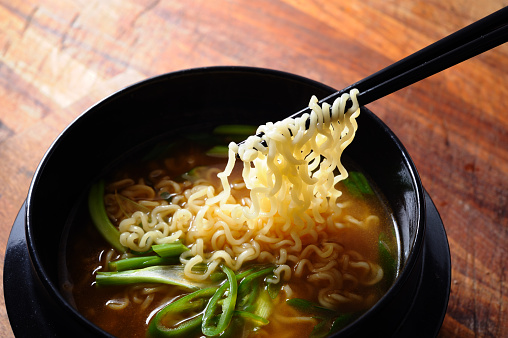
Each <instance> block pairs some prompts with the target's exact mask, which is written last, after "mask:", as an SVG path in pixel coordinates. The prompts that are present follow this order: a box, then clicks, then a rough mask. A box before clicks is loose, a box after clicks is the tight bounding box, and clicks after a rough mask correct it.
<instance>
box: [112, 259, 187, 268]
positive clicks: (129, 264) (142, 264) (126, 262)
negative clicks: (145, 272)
mask: <svg viewBox="0 0 508 338" xmlns="http://www.w3.org/2000/svg"><path fill="white" fill-rule="evenodd" d="M179 262H180V261H179V259H178V257H166V258H164V257H159V256H143V257H130V258H124V259H120V260H118V261H114V262H109V264H108V267H109V270H111V271H125V270H133V269H140V268H146V267H149V266H154V265H172V264H178V263H179Z"/></svg>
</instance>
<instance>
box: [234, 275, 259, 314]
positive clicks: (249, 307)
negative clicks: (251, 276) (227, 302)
mask: <svg viewBox="0 0 508 338" xmlns="http://www.w3.org/2000/svg"><path fill="white" fill-rule="evenodd" d="M259 284H260V283H259V279H255V280H253V281H252V282H251V283H249V290H248V292H243V293H242V292H240V291H238V301H237V303H238V304H237V305H236V307H237V308H238V309H241V310H245V311H253V310H254V302H255V300H256V298H257V297H258V295H259V291H260V285H259Z"/></svg>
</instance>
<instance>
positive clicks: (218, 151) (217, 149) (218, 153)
mask: <svg viewBox="0 0 508 338" xmlns="http://www.w3.org/2000/svg"><path fill="white" fill-rule="evenodd" d="M228 154H229V148H228V147H227V146H214V147H212V148H210V149H208V150H207V151H206V155H207V156H212V157H220V158H226V157H228Z"/></svg>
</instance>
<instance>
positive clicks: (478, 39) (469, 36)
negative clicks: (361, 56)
mask: <svg viewBox="0 0 508 338" xmlns="http://www.w3.org/2000/svg"><path fill="white" fill-rule="evenodd" d="M507 41H508V7H504V8H502V9H500V10H498V11H497V12H494V13H492V14H490V15H488V16H486V17H484V18H483V19H480V20H478V21H476V22H474V23H472V24H470V25H469V26H466V27H464V28H462V29H460V30H458V31H457V32H455V33H453V34H450V35H448V36H447V37H445V38H443V39H441V40H439V41H436V42H434V43H433V44H431V45H429V46H427V47H425V48H423V49H421V50H419V51H417V52H415V53H413V54H411V55H409V56H407V57H405V58H404V59H401V60H400V61H397V62H396V63H394V64H392V65H390V66H388V67H386V68H384V69H382V70H380V71H378V72H376V73H374V74H372V75H370V76H368V77H366V78H364V79H362V80H360V81H358V82H356V83H354V84H352V85H350V86H347V87H346V88H344V89H342V90H339V91H338V92H335V93H333V94H331V95H329V96H327V97H325V98H324V99H322V100H320V101H319V103H320V104H323V103H324V102H327V103H329V104H332V103H333V101H334V100H335V99H336V98H338V97H340V96H341V95H342V94H343V93H347V92H349V91H350V90H351V89H353V88H356V89H358V90H359V93H358V95H357V99H358V103H359V105H360V106H364V105H366V104H369V103H371V102H373V101H375V100H378V99H380V98H382V97H384V96H386V95H388V94H391V93H394V92H396V91H398V90H400V89H402V88H405V87H407V86H409V85H411V84H413V83H415V82H418V81H420V80H423V79H425V78H427V77H429V76H432V75H434V74H436V73H439V72H440V71H442V70H445V69H447V68H450V67H452V66H454V65H456V64H459V63H461V62H463V61H465V60H468V59H470V58H472V57H474V56H476V55H479V54H481V53H483V52H485V51H487V50H489V49H492V48H494V47H497V46H499V45H501V44H503V43H505V42H507ZM351 104H352V103H351V100H348V105H347V106H346V109H347V108H349V107H350V106H351ZM310 112H311V109H310V108H309V107H306V108H304V109H302V110H300V111H298V112H296V113H295V114H293V115H291V116H290V117H291V118H297V117H300V116H302V115H303V114H305V113H310ZM258 136H260V135H258ZM241 143H243V142H240V144H241Z"/></svg>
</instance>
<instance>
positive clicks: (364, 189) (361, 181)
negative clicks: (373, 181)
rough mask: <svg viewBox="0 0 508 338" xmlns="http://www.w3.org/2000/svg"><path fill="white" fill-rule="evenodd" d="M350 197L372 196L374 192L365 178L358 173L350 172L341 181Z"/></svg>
mask: <svg viewBox="0 0 508 338" xmlns="http://www.w3.org/2000/svg"><path fill="white" fill-rule="evenodd" d="M342 182H343V184H344V185H345V186H346V188H347V189H348V191H349V192H350V193H351V195H353V196H355V197H357V198H359V197H362V195H372V194H374V191H373V190H372V188H371V187H370V185H369V182H368V181H367V178H366V177H365V176H364V175H363V174H362V173H361V172H358V171H350V172H349V177H348V178H346V179H345V180H344V181H342Z"/></svg>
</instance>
